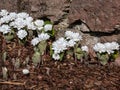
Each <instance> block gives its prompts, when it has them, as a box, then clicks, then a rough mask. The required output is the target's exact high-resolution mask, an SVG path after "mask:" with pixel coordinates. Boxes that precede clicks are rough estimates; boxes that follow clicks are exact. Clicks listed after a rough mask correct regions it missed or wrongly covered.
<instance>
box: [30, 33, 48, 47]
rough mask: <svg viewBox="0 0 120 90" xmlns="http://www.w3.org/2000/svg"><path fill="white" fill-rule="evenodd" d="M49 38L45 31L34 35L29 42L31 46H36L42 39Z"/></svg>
mask: <svg viewBox="0 0 120 90" xmlns="http://www.w3.org/2000/svg"><path fill="white" fill-rule="evenodd" d="M49 38H50V36H49V35H48V34H47V33H41V34H39V35H38V37H35V38H33V39H32V41H31V44H32V45H33V46H36V45H37V44H38V43H39V42H40V41H44V40H47V39H49Z"/></svg>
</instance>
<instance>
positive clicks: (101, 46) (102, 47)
mask: <svg viewBox="0 0 120 90" xmlns="http://www.w3.org/2000/svg"><path fill="white" fill-rule="evenodd" d="M93 49H94V50H95V51H96V52H99V53H104V52H106V48H105V45H104V44H102V43H97V44H95V46H94V47H93Z"/></svg>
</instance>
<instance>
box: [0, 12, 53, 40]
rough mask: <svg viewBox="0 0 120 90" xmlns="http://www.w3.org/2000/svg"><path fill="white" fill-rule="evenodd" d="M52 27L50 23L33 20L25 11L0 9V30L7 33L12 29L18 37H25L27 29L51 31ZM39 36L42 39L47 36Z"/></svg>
mask: <svg viewBox="0 0 120 90" xmlns="http://www.w3.org/2000/svg"><path fill="white" fill-rule="evenodd" d="M52 27H53V26H52V24H45V22H44V21H43V20H39V19H38V20H33V18H32V17H31V16H30V15H29V14H28V13H25V12H21V13H15V12H8V11H7V10H1V12H0V32H2V33H3V34H8V33H9V32H11V31H12V30H14V31H15V32H16V33H17V36H18V38H19V39H24V38H26V37H27V35H28V31H29V30H36V31H41V32H47V31H51V30H52ZM42 30H43V31H42ZM38 37H39V36H38ZM39 38H41V39H43V40H44V38H45V39H46V38H48V36H47V37H46V35H45V36H44V35H43V36H41V37H39Z"/></svg>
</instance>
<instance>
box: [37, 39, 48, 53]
mask: <svg viewBox="0 0 120 90" xmlns="http://www.w3.org/2000/svg"><path fill="white" fill-rule="evenodd" d="M46 47H47V42H46V41H41V42H40V43H39V44H38V49H39V52H40V54H41V55H43V54H44V52H45V50H46Z"/></svg>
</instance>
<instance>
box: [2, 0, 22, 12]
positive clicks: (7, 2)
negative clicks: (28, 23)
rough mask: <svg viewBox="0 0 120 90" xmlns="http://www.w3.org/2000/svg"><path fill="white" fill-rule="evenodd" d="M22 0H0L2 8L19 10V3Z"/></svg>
mask: <svg viewBox="0 0 120 90" xmlns="http://www.w3.org/2000/svg"><path fill="white" fill-rule="evenodd" d="M19 1H20V0H0V10H1V9H6V10H8V11H14V12H15V11H18V3H19Z"/></svg>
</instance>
